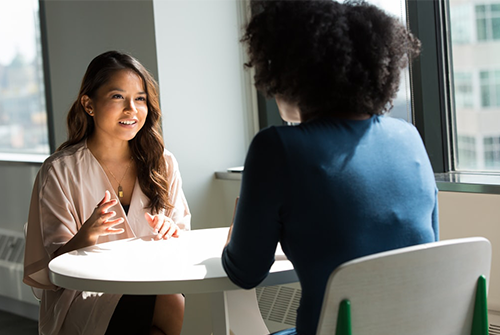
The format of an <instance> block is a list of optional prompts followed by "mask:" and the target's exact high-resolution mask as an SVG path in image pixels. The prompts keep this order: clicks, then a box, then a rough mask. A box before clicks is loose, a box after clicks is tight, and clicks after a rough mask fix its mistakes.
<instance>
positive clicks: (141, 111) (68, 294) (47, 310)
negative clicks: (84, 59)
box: [24, 51, 191, 335]
mask: <svg viewBox="0 0 500 335" xmlns="http://www.w3.org/2000/svg"><path fill="white" fill-rule="evenodd" d="M160 122H161V110H160V108H159V99H158V90H157V84H156V82H155V80H154V79H153V77H152V76H151V74H150V73H149V72H148V71H147V70H146V69H145V68H144V66H142V64H140V63H139V62H138V61H137V60H136V59H135V58H133V57H132V56H130V55H127V54H124V53H121V52H117V51H109V52H106V53H103V54H101V55H99V56H97V57H96V58H95V59H94V60H92V62H91V63H90V64H89V66H88V68H87V71H86V73H85V76H84V78H83V81H82V85H81V88H80V92H79V94H78V97H77V99H76V101H75V102H74V103H73V105H72V107H71V109H70V111H69V113H68V118H67V125H68V140H67V141H66V142H64V143H63V144H62V145H61V146H60V147H59V148H58V149H57V151H56V153H54V154H53V155H51V156H50V157H49V158H48V159H47V160H46V161H45V162H44V164H43V165H42V167H41V169H40V171H39V173H38V175H37V178H36V180H35V185H34V188H33V194H32V199H31V206H30V213H29V218H28V229H27V242H26V252H25V271H24V282H25V283H26V284H28V285H30V286H33V287H37V288H41V289H43V294H42V302H41V305H40V319H39V330H40V334H92V335H96V334H115V333H126V334H180V330H181V327H182V320H183V313H184V298H183V297H182V295H161V296H160V295H159V296H125V295H124V296H121V295H113V294H100V293H99V294H97V293H92V292H79V291H72V290H66V289H63V288H60V287H56V286H55V285H53V284H52V283H51V282H50V280H49V277H48V268H47V266H48V263H49V261H50V260H51V259H52V258H54V257H56V256H58V255H60V254H63V253H65V252H68V251H72V250H76V249H79V248H82V247H86V246H90V245H93V244H96V243H102V242H107V241H112V240H117V239H123V238H130V237H139V236H148V235H154V236H155V238H156V239H168V238H171V237H174V238H175V237H179V233H180V231H181V230H186V229H189V228H190V219H191V215H190V212H189V208H188V205H187V202H186V199H185V197H184V193H183V191H182V181H181V177H180V173H179V169H178V165H177V162H176V160H175V158H174V156H173V155H172V154H171V153H170V152H168V151H166V150H165V148H164V144H163V139H162V136H161V129H160ZM151 256H152V257H154V255H151Z"/></svg>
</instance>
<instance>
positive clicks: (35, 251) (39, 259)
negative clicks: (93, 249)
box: [23, 166, 77, 289]
mask: <svg viewBox="0 0 500 335" xmlns="http://www.w3.org/2000/svg"><path fill="white" fill-rule="evenodd" d="M76 232H77V220H76V216H75V210H74V206H73V204H72V202H71V201H70V200H69V199H68V198H67V194H66V192H65V191H64V189H63V188H62V185H61V182H60V180H59V179H58V176H57V173H56V172H55V171H54V169H52V168H50V167H48V168H47V167H43V166H42V169H41V170H40V172H39V173H38V175H37V178H36V180H35V183H34V187H33V192H32V197H31V204H30V210H29V215H28V227H27V236H26V246H25V255H24V278H23V281H24V282H25V283H26V284H27V285H30V286H34V287H38V288H42V289H56V288H57V287H56V286H55V285H53V284H52V283H51V282H50V279H49V270H48V264H49V262H50V261H51V260H52V258H53V253H54V252H55V251H56V250H57V249H58V248H59V247H61V245H64V244H65V243H66V242H67V241H69V240H70V239H71V238H72V237H73V236H74V235H75V234H76Z"/></svg>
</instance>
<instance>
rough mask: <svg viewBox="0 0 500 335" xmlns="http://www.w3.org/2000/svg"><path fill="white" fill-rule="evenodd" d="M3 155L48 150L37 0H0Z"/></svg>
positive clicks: (0, 139) (0, 145) (0, 151)
mask: <svg viewBox="0 0 500 335" xmlns="http://www.w3.org/2000/svg"><path fill="white" fill-rule="evenodd" d="M0 44H1V45H2V47H1V48H0V157H1V156H2V154H3V155H5V154H44V155H46V154H49V152H50V147H49V135H48V127H47V108H46V100H45V89H44V73H43V65H42V53H41V37H40V20H39V10H38V1H36V0H23V1H2V2H0Z"/></svg>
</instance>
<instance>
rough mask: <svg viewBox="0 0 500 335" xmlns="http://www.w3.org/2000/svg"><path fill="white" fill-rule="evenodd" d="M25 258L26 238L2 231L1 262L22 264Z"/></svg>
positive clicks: (0, 233)
mask: <svg viewBox="0 0 500 335" xmlns="http://www.w3.org/2000/svg"><path fill="white" fill-rule="evenodd" d="M23 257H24V236H22V235H21V236H19V235H18V236H16V234H15V233H10V234H9V235H7V234H6V232H5V230H3V231H0V261H6V262H9V263H17V264H22V263H23Z"/></svg>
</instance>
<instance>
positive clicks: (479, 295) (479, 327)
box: [471, 276, 489, 335]
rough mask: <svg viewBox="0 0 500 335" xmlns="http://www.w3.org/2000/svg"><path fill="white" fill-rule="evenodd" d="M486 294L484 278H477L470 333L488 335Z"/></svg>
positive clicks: (472, 334)
mask: <svg viewBox="0 0 500 335" xmlns="http://www.w3.org/2000/svg"><path fill="white" fill-rule="evenodd" d="M488 327H489V325H488V295H487V293H486V278H485V277H484V276H481V277H479V279H478V280H477V289H476V302H475V304H474V317H473V319H472V331H471V335H488V333H489V330H488Z"/></svg>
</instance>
